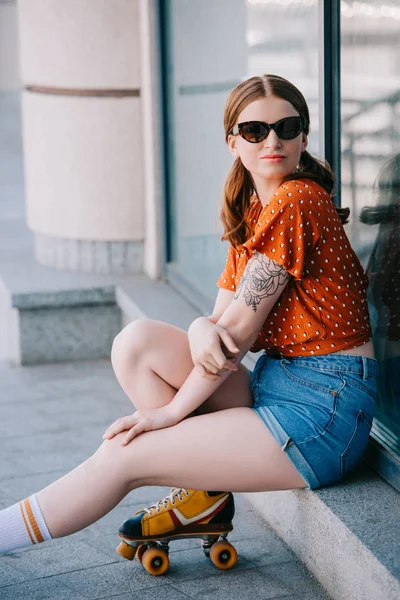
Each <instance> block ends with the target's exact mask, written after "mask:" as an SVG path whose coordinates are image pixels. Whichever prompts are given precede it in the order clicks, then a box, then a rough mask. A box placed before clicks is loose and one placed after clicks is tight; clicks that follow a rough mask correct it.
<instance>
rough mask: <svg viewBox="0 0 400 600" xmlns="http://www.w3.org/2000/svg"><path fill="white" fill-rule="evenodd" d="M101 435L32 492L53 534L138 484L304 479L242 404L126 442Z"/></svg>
mask: <svg viewBox="0 0 400 600" xmlns="http://www.w3.org/2000/svg"><path fill="white" fill-rule="evenodd" d="M123 435H124V434H123V433H122V434H119V435H117V436H115V437H114V438H113V439H111V440H106V441H105V442H104V443H103V444H102V445H101V446H100V447H99V449H98V450H97V452H95V454H94V455H93V456H92V457H90V458H89V459H88V460H87V461H86V462H85V463H83V464H82V465H80V466H79V467H77V468H76V469H75V470H74V471H71V472H70V473H68V474H67V475H65V476H64V477H62V478H61V479H59V480H58V481H56V482H55V483H53V484H52V485H50V486H49V487H47V488H45V489H44V490H42V491H41V492H39V493H38V494H37V498H38V501H39V504H40V507H41V509H42V512H43V514H44V516H45V520H46V523H47V526H48V528H49V530H50V533H51V535H52V537H61V536H65V535H69V534H71V533H74V532H75V531H78V530H80V529H83V528H84V527H87V526H88V525H90V524H91V523H93V522H94V521H96V520H98V519H99V518H100V517H102V516H103V515H105V514H106V513H107V512H109V511H110V510H111V509H112V508H113V507H114V506H115V505H116V504H118V502H119V501H120V500H121V499H122V498H123V497H124V496H125V495H126V494H127V493H128V492H129V491H131V490H133V489H135V488H137V487H140V486H143V485H162V486H164V485H166V486H172V487H183V488H186V489H203V490H210V491H211V490H215V491H217V490H229V491H232V492H258V491H271V490H286V489H295V488H304V487H306V483H305V482H304V480H303V479H302V477H301V476H300V474H299V473H298V472H297V471H296V469H295V467H294V466H293V464H292V463H291V461H290V460H289V458H288V457H287V456H286V454H285V453H284V452H283V451H282V449H281V448H280V446H279V444H278V443H277V441H276V440H275V439H274V438H273V436H272V435H271V434H270V432H269V431H268V429H267V428H266V427H265V425H264V423H263V422H262V420H261V419H260V418H259V417H258V415H257V414H256V413H255V412H254V411H252V410H251V409H249V408H245V407H240V408H231V409H226V410H222V411H217V412H214V413H210V414H205V415H199V416H195V417H193V418H191V419H185V420H183V421H181V422H180V423H178V424H177V425H175V426H173V427H169V428H166V429H159V430H156V431H148V432H145V433H142V434H140V435H139V436H138V437H137V438H134V439H133V440H132V441H131V442H130V443H129V444H128V445H127V446H121V445H120V442H121V439H122V436H123Z"/></svg>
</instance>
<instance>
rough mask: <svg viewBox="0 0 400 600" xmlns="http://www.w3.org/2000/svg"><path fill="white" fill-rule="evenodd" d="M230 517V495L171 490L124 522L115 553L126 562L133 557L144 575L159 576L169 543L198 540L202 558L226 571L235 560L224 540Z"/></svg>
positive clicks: (164, 568)
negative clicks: (144, 571) (145, 572)
mask: <svg viewBox="0 0 400 600" xmlns="http://www.w3.org/2000/svg"><path fill="white" fill-rule="evenodd" d="M234 514H235V504H234V500H233V494H232V493H231V492H205V491H202V490H185V489H183V488H171V492H170V494H169V495H168V496H166V497H165V498H162V499H161V500H159V501H158V502H157V503H156V504H153V505H152V506H149V508H144V509H143V510H141V511H139V512H137V513H135V514H134V515H133V517H131V518H130V519H127V520H126V521H124V523H123V524H122V525H121V527H120V528H119V532H118V535H119V537H120V538H121V539H122V542H121V543H120V544H119V545H118V547H117V553H118V554H119V555H120V556H123V557H124V558H126V559H127V560H133V559H134V558H135V556H136V557H137V558H138V560H139V561H140V562H141V563H142V565H143V567H144V568H145V569H146V571H147V572H148V573H150V574H151V575H163V574H164V573H165V572H166V571H167V569H168V567H169V558H168V553H169V542H170V541H172V540H178V539H183V538H201V540H202V542H201V544H202V548H203V551H204V554H205V555H206V556H207V557H209V558H210V559H211V561H212V562H213V563H214V565H215V566H217V567H218V568H220V569H230V568H231V567H233V565H234V564H235V563H236V560H237V552H236V550H235V548H234V547H233V546H232V544H230V543H229V542H228V541H227V539H226V537H227V535H228V533H229V532H230V531H232V529H233V525H232V520H233V517H234ZM220 537H221V538H222V539H221V540H219V538H220ZM218 540H219V541H218Z"/></svg>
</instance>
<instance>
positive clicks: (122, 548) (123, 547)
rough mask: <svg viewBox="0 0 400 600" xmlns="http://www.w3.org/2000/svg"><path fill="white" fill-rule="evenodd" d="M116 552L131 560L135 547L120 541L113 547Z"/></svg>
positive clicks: (133, 556)
mask: <svg viewBox="0 0 400 600" xmlns="http://www.w3.org/2000/svg"><path fill="white" fill-rule="evenodd" d="M115 551H116V553H117V554H119V555H120V556H122V558H126V560H133V559H134V558H135V554H136V548H134V547H133V546H130V545H129V544H127V543H126V542H124V541H122V542H121V543H120V544H118V546H117V547H116V549H115Z"/></svg>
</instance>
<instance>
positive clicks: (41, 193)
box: [18, 0, 145, 272]
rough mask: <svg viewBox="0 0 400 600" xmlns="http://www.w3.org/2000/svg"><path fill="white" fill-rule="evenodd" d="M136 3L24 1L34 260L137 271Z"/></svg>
mask: <svg viewBox="0 0 400 600" xmlns="http://www.w3.org/2000/svg"><path fill="white" fill-rule="evenodd" d="M139 4H140V0H68V2H54V0H18V12H19V30H20V56H21V73H22V80H23V84H24V91H23V102H22V117H23V147H24V168H25V189H26V212H27V224H28V227H29V228H30V229H31V230H32V231H33V232H34V234H35V246H36V258H37V260H38V261H39V262H40V263H41V264H44V265H47V266H50V267H53V268H60V269H69V270H76V271H96V272H111V271H120V272H127V271H133V272H135V271H141V270H142V269H143V242H144V235H145V202H144V177H143V171H144V153H143V139H142V137H143V136H142V105H141V103H142V99H141V81H142V77H141V56H140V53H141V46H140V13H139Z"/></svg>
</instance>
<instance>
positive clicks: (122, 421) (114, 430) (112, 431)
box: [103, 414, 136, 440]
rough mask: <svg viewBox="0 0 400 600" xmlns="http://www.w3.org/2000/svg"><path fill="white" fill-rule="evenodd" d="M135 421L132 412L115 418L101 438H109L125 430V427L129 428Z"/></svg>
mask: <svg viewBox="0 0 400 600" xmlns="http://www.w3.org/2000/svg"><path fill="white" fill-rule="evenodd" d="M135 421H136V417H135V415H134V414H133V415H129V416H127V417H121V418H119V419H117V420H116V421H114V423H112V424H111V425H110V427H109V428H108V429H107V430H106V431H105V432H104V435H103V439H104V440H109V439H111V438H113V437H114V436H115V435H117V434H118V433H121V431H126V429H130V428H131V427H132V425H133V424H134V422H135Z"/></svg>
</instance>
